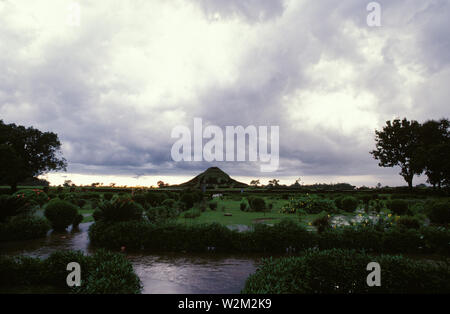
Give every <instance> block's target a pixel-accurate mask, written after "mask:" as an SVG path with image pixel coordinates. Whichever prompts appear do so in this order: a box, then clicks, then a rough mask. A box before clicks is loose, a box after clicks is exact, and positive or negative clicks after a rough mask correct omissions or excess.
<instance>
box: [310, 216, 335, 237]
mask: <svg viewBox="0 0 450 314" xmlns="http://www.w3.org/2000/svg"><path fill="white" fill-rule="evenodd" d="M312 225H313V226H314V227H316V228H317V231H318V232H319V233H322V232H324V231H325V230H327V229H330V228H331V224H330V216H329V215H328V213H326V212H322V213H321V214H320V216H319V217H317V218H316V219H314V220H313V222H312Z"/></svg>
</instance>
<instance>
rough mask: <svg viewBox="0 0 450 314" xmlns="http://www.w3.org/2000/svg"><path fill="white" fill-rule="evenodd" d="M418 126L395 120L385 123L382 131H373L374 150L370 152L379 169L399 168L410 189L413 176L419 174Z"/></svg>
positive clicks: (420, 170) (415, 122)
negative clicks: (377, 162) (377, 161)
mask: <svg viewBox="0 0 450 314" xmlns="http://www.w3.org/2000/svg"><path fill="white" fill-rule="evenodd" d="M420 127H421V126H420V124H419V123H418V122H417V121H414V120H412V121H408V120H407V119H406V118H404V119H403V120H400V119H395V120H393V121H392V122H391V121H386V126H385V127H383V130H382V131H377V130H375V134H376V135H375V142H376V149H375V150H374V151H372V152H371V154H372V155H373V157H374V158H375V159H376V160H379V166H380V167H394V166H400V169H401V171H400V175H401V176H402V177H403V178H404V179H405V181H406V182H407V183H408V186H409V188H410V189H412V186H413V185H412V181H413V178H414V175H415V174H421V173H422V171H423V164H421V161H420V159H421V158H420V154H419V147H420V135H419V132H420Z"/></svg>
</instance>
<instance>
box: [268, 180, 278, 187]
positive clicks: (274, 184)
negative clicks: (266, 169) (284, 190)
mask: <svg viewBox="0 0 450 314" xmlns="http://www.w3.org/2000/svg"><path fill="white" fill-rule="evenodd" d="M279 182H280V180H277V179H272V180H269V186H278V185H279Z"/></svg>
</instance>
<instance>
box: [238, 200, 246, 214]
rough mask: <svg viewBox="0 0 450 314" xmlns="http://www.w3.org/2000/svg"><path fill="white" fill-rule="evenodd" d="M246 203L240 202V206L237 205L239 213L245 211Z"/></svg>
mask: <svg viewBox="0 0 450 314" xmlns="http://www.w3.org/2000/svg"><path fill="white" fill-rule="evenodd" d="M247 206H248V205H247V203H246V202H241V203H240V204H239V209H240V210H241V211H243V212H245V211H247Z"/></svg>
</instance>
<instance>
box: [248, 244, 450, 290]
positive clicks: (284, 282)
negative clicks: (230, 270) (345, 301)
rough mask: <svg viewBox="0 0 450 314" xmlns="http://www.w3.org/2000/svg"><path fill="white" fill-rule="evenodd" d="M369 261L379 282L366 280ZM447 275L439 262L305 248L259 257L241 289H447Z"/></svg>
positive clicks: (446, 267) (448, 285) (448, 272)
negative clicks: (293, 253)
mask: <svg viewBox="0 0 450 314" xmlns="http://www.w3.org/2000/svg"><path fill="white" fill-rule="evenodd" d="M370 262H377V263H379V264H380V265H381V281H382V284H381V286H379V287H369V286H368V285H367V283H366V278H367V275H368V274H369V272H368V271H367V270H366V266H367V264H368V263H370ZM448 278H450V269H449V268H448V266H447V265H445V264H444V263H432V262H429V261H416V260H411V259H408V258H404V257H402V256H388V255H381V256H370V255H367V254H365V253H361V252H357V251H354V250H341V249H334V250H325V251H317V250H308V251H307V252H305V254H304V255H302V256H301V257H290V258H280V259H272V258H270V259H265V260H264V261H263V263H262V265H261V266H260V267H259V269H258V270H257V271H256V273H255V274H252V275H250V276H249V278H248V279H247V281H246V283H245V287H244V289H243V291H242V293H247V294H255V293H264V294H280V293H293V294H298V293H345V294H347V293H450V282H449V281H448Z"/></svg>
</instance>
